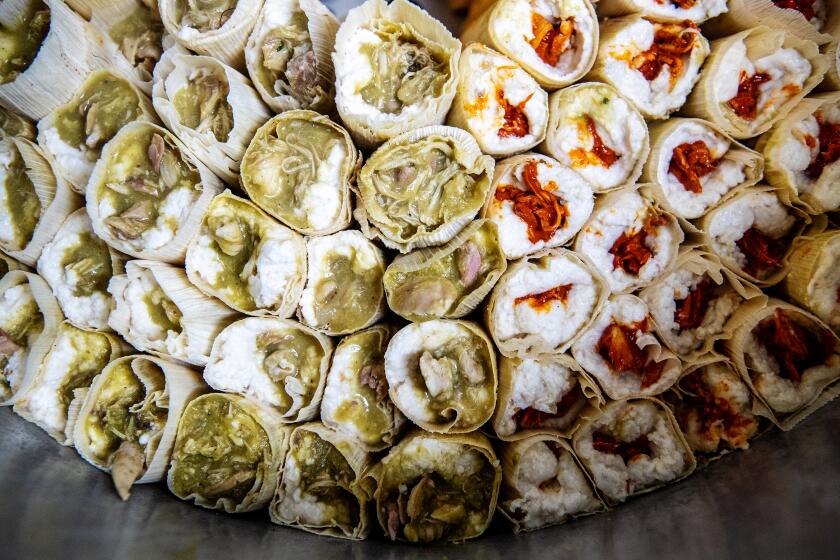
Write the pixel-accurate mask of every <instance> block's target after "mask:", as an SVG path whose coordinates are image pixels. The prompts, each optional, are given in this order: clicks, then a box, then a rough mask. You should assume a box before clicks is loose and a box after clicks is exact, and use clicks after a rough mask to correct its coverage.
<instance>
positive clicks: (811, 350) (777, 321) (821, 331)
mask: <svg viewBox="0 0 840 560" xmlns="http://www.w3.org/2000/svg"><path fill="white" fill-rule="evenodd" d="M753 336H755V338H756V340H758V342H759V344H761V345H762V346H763V347H764V349H765V350H766V351H767V353H768V354H770V355H771V356H772V357H773V358H774V359H775V360H776V362H777V364H778V366H779V371H778V375H779V376H781V377H783V378H785V379H789V380H790V381H792V382H793V383H795V384H798V383H799V382H800V381H802V377H803V376H804V375H805V373H806V372H807V371H808V370H809V369H811V368H813V367H816V366H820V365H823V364H825V363H827V362H828V360H829V359H830V358H831V357H832V356H833V355H834V354H835V353H836V344H835V340H834V336H833V335H832V334H831V331H829V330H828V329H825V328H822V327H819V326H817V325H812V324H808V325H807V326H806V325H805V324H803V323H801V322H799V321H797V320H796V319H795V318H793V317H792V316H791V315H790V314H789V313H788V312H786V311H784V310H782V309H777V310H776V312H775V313H774V314H773V316H772V317H768V318H767V319H764V320H763V321H761V322H760V323H759V324H758V325H756V326H755V328H754V329H753Z"/></svg>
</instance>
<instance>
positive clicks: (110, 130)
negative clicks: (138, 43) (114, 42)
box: [55, 71, 140, 162]
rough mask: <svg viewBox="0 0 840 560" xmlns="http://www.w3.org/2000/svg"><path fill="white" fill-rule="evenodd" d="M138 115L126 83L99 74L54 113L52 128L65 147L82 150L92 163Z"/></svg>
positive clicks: (133, 95)
mask: <svg viewBox="0 0 840 560" xmlns="http://www.w3.org/2000/svg"><path fill="white" fill-rule="evenodd" d="M139 115H140V99H139V97H138V95H137V93H136V92H135V90H134V89H133V88H132V87H131V85H130V84H129V83H128V81H126V80H124V79H122V78H119V77H117V76H115V75H113V74H111V73H110V72H106V71H101V72H96V73H95V74H93V75H91V77H90V78H88V79H87V80H86V81H85V83H84V85H83V86H82V88H81V91H80V92H79V93H78V94H76V96H75V97H74V98H73V100H72V101H71V102H70V103H68V104H67V105H65V106H64V107H62V108H61V109H59V110H58V111H57V112H56V115H55V128H56V131H57V132H58V135H59V137H60V138H61V139H62V140H63V141H64V142H65V143H66V144H68V145H69V146H73V147H74V148H78V149H80V150H83V151H85V152H86V153H87V157H88V159H89V160H90V161H92V162H93V161H96V160H97V159H98V158H99V154H100V152H101V149H102V146H103V145H104V144H105V143H106V142H107V141H108V140H110V139H111V138H113V137H114V136H115V135H116V134H117V132H119V130H120V129H121V128H122V127H123V126H124V125H125V124H127V123H129V122H131V121H133V120H136V119H137V117H138V116H139Z"/></svg>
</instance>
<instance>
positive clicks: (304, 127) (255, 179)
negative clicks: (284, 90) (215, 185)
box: [242, 119, 347, 229]
mask: <svg viewBox="0 0 840 560" xmlns="http://www.w3.org/2000/svg"><path fill="white" fill-rule="evenodd" d="M337 144H338V145H340V146H341V147H342V148H343V145H344V137H343V136H342V134H341V133H340V132H339V131H338V130H336V129H334V128H333V127H331V126H329V125H328V124H324V123H321V122H313V121H311V120H307V119H280V120H278V121H277V123H276V126H275V127H274V129H273V130H268V129H263V130H261V131H260V132H258V133H257V136H256V137H255V138H254V140H253V141H252V143H251V147H250V148H249V149H248V152H247V153H246V154H245V158H244V159H243V161H242V181H243V184H244V185H245V188H246V190H247V191H248V193H249V194H250V195H251V198H252V199H253V200H254V202H256V203H257V204H259V205H260V206H261V207H262V208H264V209H266V210H267V211H268V212H269V213H270V214H272V215H274V216H275V217H277V218H279V219H281V220H283V221H284V222H285V223H287V224H289V225H291V226H292V227H295V228H298V229H306V228H309V227H310V223H309V219H308V214H307V210H306V209H305V208H304V198H305V196H306V194H307V190H308V188H309V187H310V186H311V185H312V184H313V183H315V182H316V180H317V174H318V170H319V168H320V167H321V166H322V165H326V163H327V160H328V158H329V156H330V154H331V152H332V151H333V149H334V148H335V146H336V145H337ZM342 153H343V155H344V156H345V157H344V158H342V161H341V165H344V161H345V158H346V156H347V154H346V153H344V151H342ZM337 175H339V180H341V179H340V177H341V175H340V174H338V173H337ZM336 186H338V185H336Z"/></svg>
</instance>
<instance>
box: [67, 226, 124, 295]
mask: <svg viewBox="0 0 840 560" xmlns="http://www.w3.org/2000/svg"><path fill="white" fill-rule="evenodd" d="M60 264H61V268H63V269H64V270H66V271H68V272H73V273H74V274H75V276H76V278H77V281H76V285H75V286H74V288H73V293H74V294H75V295H76V297H87V296H90V295H92V294H94V293H96V292H99V293H103V294H104V293H106V292H107V291H108V282H109V281H110V280H111V276H112V275H113V269H112V267H111V253H110V252H109V251H108V245H107V244H106V243H105V242H104V241H103V240H102V239H100V238H99V237H97V236H96V235H94V234H93V233H91V232H84V233H82V234H81V235H79V242H78V243H76V244H75V245H74V246H72V247H70V248H68V249H67V250H65V251H64V255H63V256H62V259H61V263H60Z"/></svg>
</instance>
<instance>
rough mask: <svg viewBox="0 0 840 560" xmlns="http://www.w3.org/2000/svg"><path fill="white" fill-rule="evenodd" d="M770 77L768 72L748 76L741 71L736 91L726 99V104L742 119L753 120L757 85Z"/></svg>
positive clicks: (757, 91) (756, 108)
mask: <svg viewBox="0 0 840 560" xmlns="http://www.w3.org/2000/svg"><path fill="white" fill-rule="evenodd" d="M772 79H773V78H772V77H771V76H770V74H767V73H764V72H758V73H756V74H753V75H752V76H750V75H748V74H747V73H746V72H743V71H742V72H741V77H740V80H739V82H738V93H737V94H735V97H733V98H732V99H730V100H729V101H727V104H728V105H729V107H730V108H731V109H732V110H733V111H734V112H735V114H736V115H738V116H739V117H741V118H742V119H744V120H747V121H754V120H755V119H756V117H757V116H758V95H759V93H760V92H759V86H761V84H763V83H765V82H769V81H770V80H772Z"/></svg>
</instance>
